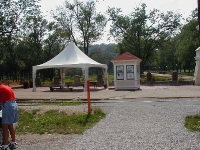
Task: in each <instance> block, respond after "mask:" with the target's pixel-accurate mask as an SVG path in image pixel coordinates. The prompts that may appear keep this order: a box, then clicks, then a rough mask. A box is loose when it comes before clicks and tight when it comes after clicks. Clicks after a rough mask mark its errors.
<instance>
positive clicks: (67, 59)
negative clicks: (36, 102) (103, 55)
mask: <svg viewBox="0 0 200 150" xmlns="http://www.w3.org/2000/svg"><path fill="white" fill-rule="evenodd" d="M90 67H100V68H102V69H103V73H104V84H105V85H106V86H105V87H107V88H108V75H107V65H106V64H101V63H98V62H96V61H94V60H93V59H91V58H90V57H88V56H87V55H86V54H84V53H83V52H82V51H81V50H80V49H79V48H78V47H77V46H76V45H75V44H74V42H70V43H69V45H68V46H67V47H66V48H65V49H64V50H63V51H61V52H60V53H59V54H58V55H56V56H55V57H54V58H52V59H51V60H49V61H47V62H45V63H43V64H40V65H36V66H33V67H32V70H33V72H32V77H33V92H36V84H35V79H36V72H37V70H39V69H47V68H59V69H60V72H61V85H60V86H61V88H64V86H65V82H64V79H65V72H66V70H67V69H69V68H81V69H82V72H83V75H84V92H86V91H87V80H88V69H89V68H90Z"/></svg>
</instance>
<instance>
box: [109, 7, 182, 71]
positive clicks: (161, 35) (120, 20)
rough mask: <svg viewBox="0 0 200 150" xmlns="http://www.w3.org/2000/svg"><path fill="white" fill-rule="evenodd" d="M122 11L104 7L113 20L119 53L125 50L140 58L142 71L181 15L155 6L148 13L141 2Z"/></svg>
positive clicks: (112, 27) (171, 35) (172, 34)
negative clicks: (124, 13)
mask: <svg viewBox="0 0 200 150" xmlns="http://www.w3.org/2000/svg"><path fill="white" fill-rule="evenodd" d="M121 12H122V11H121V10H120V9H116V8H109V9H108V10H107V13H108V15H109V16H110V17H109V20H111V21H112V22H113V24H112V25H111V29H110V33H111V35H112V36H113V37H114V38H115V40H116V41H117V42H118V46H119V48H120V53H123V52H125V51H128V52H130V53H132V54H133V55H135V56H137V57H139V58H140V59H142V62H141V73H142V72H143V71H144V66H145V65H146V64H147V63H149V62H150V61H151V59H153V57H154V54H155V50H156V49H159V48H160V46H161V45H162V44H163V43H164V42H165V41H167V40H170V39H171V37H173V36H174V35H176V33H177V30H178V28H179V27H180V25H181V24H180V19H181V15H180V14H174V13H173V12H171V11H168V12H167V13H166V14H164V13H162V12H160V11H159V10H157V9H153V10H151V11H150V12H149V13H147V11H146V5H145V4H144V3H143V4H141V6H140V7H136V8H135V9H134V12H132V13H131V14H130V15H122V14H121Z"/></svg>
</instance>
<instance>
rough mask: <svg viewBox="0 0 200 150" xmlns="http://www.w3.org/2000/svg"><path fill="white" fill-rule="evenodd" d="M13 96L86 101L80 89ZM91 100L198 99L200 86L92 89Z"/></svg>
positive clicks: (26, 91)
mask: <svg viewBox="0 0 200 150" xmlns="http://www.w3.org/2000/svg"><path fill="white" fill-rule="evenodd" d="M14 91H15V95H16V97H17V99H19V100H72V99H81V100H87V93H86V92H83V90H82V89H74V91H73V92H70V91H69V90H55V91H54V92H50V90H49V88H47V87H46V88H45V87H42V88H41V87H39V88H37V91H36V92H32V89H31V88H29V89H23V88H18V89H14ZM90 97H91V100H109V99H135V98H141V97H143V98H145V97H146V98H147V97H149V98H187V97H193V98H197V97H200V86H192V85H188V86H140V89H139V90H136V91H115V90H113V89H111V90H108V89H106V90H105V89H101V88H96V89H94V88H92V89H91V93H90Z"/></svg>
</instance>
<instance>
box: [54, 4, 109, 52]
mask: <svg viewBox="0 0 200 150" xmlns="http://www.w3.org/2000/svg"><path fill="white" fill-rule="evenodd" d="M54 18H55V20H56V21H57V24H58V28H60V30H61V31H62V33H63V34H64V35H65V36H66V37H68V38H69V40H73V41H74V42H75V44H76V45H79V44H80V45H81V47H83V49H84V52H85V54H87V55H88V47H89V45H90V44H92V43H93V42H95V41H97V40H99V39H100V38H101V37H102V35H103V33H104V32H103V31H104V27H105V26H106V17H105V16H104V15H102V14H100V13H97V12H96V5H95V2H94V1H87V2H86V3H84V2H80V1H77V0H75V1H74V3H70V2H69V1H67V0H66V1H65V5H64V6H60V7H59V8H58V9H57V11H56V12H55V13H54Z"/></svg>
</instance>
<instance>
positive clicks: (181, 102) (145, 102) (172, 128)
mask: <svg viewBox="0 0 200 150" xmlns="http://www.w3.org/2000/svg"><path fill="white" fill-rule="evenodd" d="M95 106H97V107H101V108H102V109H103V110H104V111H105V112H106V113H107V116H106V118H104V119H102V120H101V121H100V122H99V123H98V124H97V125H95V126H94V127H93V128H92V129H89V130H87V131H86V132H84V133H83V134H82V135H23V136H17V140H18V145H19V148H18V149H20V150H37V149H39V150H47V149H48V150H60V149H63V150H199V149H200V135H199V133H197V132H190V131H188V130H187V129H186V128H185V127H184V118H185V116H187V115H194V114H197V113H199V112H200V99H198V98H182V99H147V98H146V99H144V98H143V99H142V98H141V99H134V100H130V99H129V100H114V101H98V102H97V103H93V107H95ZM74 109H75V108H74ZM76 109H78V107H77V108H76Z"/></svg>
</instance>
